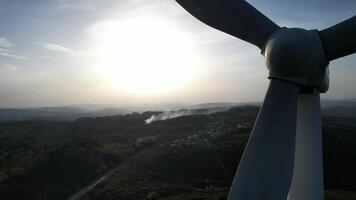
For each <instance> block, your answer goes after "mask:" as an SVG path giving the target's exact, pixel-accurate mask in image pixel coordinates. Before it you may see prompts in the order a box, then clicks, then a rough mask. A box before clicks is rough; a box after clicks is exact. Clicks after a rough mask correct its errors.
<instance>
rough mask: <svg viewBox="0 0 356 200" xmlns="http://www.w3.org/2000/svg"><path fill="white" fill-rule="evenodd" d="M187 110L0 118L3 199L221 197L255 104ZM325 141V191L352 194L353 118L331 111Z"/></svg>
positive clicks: (334, 195) (337, 199)
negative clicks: (169, 114)
mask: <svg viewBox="0 0 356 200" xmlns="http://www.w3.org/2000/svg"><path fill="white" fill-rule="evenodd" d="M191 112H192V113H191V114H193V115H188V116H181V117H177V118H173V119H169V120H162V121H155V122H153V123H150V124H146V123H145V120H147V119H149V118H150V117H152V116H157V115H159V114H160V113H159V112H144V113H132V114H126V115H121V116H111V117H96V118H90V117H88V118H80V119H77V120H75V121H31V120H28V121H3V122H1V123H0V199H4V200H7V199H9V200H12V199H16V200H17V199H19V200H20V199H36V200H37V199H38V200H45V199H51V200H52V199H54V200H56V199H58V200H59V199H82V200H84V199H86V200H89V199H90V200H91V199H95V200H97V199H107V200H109V199H125V200H126V199H127V200H130V199H132V200H136V199H160V200H173V199H177V200H178V199H185V200H186V199H200V200H203V199H211V200H216V199H226V197H227V194H228V190H229V186H230V184H231V181H232V179H233V176H234V173H235V170H236V168H237V166H238V163H239V160H240V158H241V155H242V153H243V150H244V148H245V145H246V142H247V140H248V137H249V133H250V132H251V129H252V126H253V123H254V120H255V118H256V116H257V113H258V107H252V106H240V107H234V108H231V109H229V110H227V111H223V112H216V113H212V114H210V113H209V112H202V109H200V110H194V111H191ZM202 113H204V114H202ZM207 113H208V114H207ZM323 140H324V141H323V148H324V177H325V190H326V191H325V194H326V199H327V200H346V199H347V200H350V199H356V181H355V180H356V172H355V169H356V119H355V118H352V117H348V118H345V117H340V115H337V116H332V114H330V113H328V115H325V116H324V117H323Z"/></svg>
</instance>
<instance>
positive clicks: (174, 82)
mask: <svg viewBox="0 0 356 200" xmlns="http://www.w3.org/2000/svg"><path fill="white" fill-rule="evenodd" d="M90 33H91V35H92V37H93V39H94V42H93V44H94V47H93V51H94V53H93V64H94V65H95V68H96V69H97V71H98V73H100V74H102V75H103V76H104V77H105V80H106V81H108V82H109V83H110V84H111V85H112V86H113V88H115V89H116V90H119V91H126V92H130V93H135V94H156V93H159V94H161V93H167V92H174V91H175V90H177V89H179V88H182V87H184V86H186V85H187V84H188V83H189V82H190V81H192V79H193V77H194V76H195V74H196V72H197V70H198V66H199V64H198V58H197V53H196V50H195V48H194V43H193V41H192V40H191V39H190V37H189V36H188V35H187V34H186V33H184V32H182V31H179V30H177V29H176V28H174V27H173V26H171V25H169V24H168V23H165V22H164V21H162V20H158V19H148V18H136V19H125V20H108V21H103V22H100V23H97V24H95V25H94V26H93V27H92V28H91V29H90Z"/></svg>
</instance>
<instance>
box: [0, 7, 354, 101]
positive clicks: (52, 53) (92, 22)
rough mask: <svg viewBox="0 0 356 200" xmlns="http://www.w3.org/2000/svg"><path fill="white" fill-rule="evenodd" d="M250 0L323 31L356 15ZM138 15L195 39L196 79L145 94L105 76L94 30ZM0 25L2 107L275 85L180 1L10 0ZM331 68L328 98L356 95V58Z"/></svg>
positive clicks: (246, 47) (193, 97)
mask: <svg viewBox="0 0 356 200" xmlns="http://www.w3.org/2000/svg"><path fill="white" fill-rule="evenodd" d="M248 2H250V3H251V4H253V5H254V6H255V7H256V8H258V9H259V10H260V11H262V12H263V13H264V14H266V15H267V16H268V17H270V18H271V19H272V20H274V21H275V22H276V23H277V24H279V25H280V26H286V27H295V26H297V27H303V28H308V29H314V28H316V29H323V28H326V27H328V26H331V25H333V24H335V23H338V22H340V21H342V20H345V19H347V18H349V17H351V16H353V15H355V13H356V2H355V1H354V0H342V1H340V0H314V1H313V0H299V1H293V0H263V1H257V0H249V1H248ZM130 18H141V19H142V18H153V19H157V20H161V21H164V22H165V23H166V24H168V25H169V26H172V27H174V29H175V30H178V31H179V32H183V33H184V34H185V35H187V36H189V38H190V39H191V40H192V41H193V43H194V47H195V51H197V52H196V53H197V54H198V56H199V59H200V68H199V71H198V72H197V74H196V75H195V76H194V78H193V79H194V80H190V81H187V83H185V84H184V86H181V87H180V88H179V87H178V89H176V90H174V91H173V90H172V91H170V92H167V91H166V92H162V93H155V94H152V95H150V94H145V95H140V94H138V93H130V92H129V91H123V90H122V89H119V88H121V87H118V88H115V87H113V86H112V85H110V83H107V82H106V81H107V80H104V79H103V78H102V77H99V75H98V74H96V71H95V70H93V66H92V65H93V63H95V59H96V58H95V56H96V55H93V52H95V48H96V47H98V46H95V44H96V41H94V40H93V37H92V36H91V35H90V33H91V30H92V29H93V27H96V25H97V24H100V23H102V22H107V21H111V22H112V21H123V20H128V19H130ZM0 26H1V28H0V97H1V98H0V99H1V100H0V107H33V106H57V105H70V104H88V103H93V104H128V103H157V102H186V103H200V102H221V101H225V102H244V101H260V100H262V98H263V96H264V94H265V89H266V87H267V84H268V80H267V78H266V77H267V70H266V67H265V65H264V63H263V62H264V60H263V57H262V56H261V55H260V54H259V51H258V49H257V48H256V47H254V46H252V45H250V44H247V43H245V42H243V41H241V40H238V39H236V38H233V37H231V36H229V35H226V34H224V33H221V32H219V31H216V30H214V29H211V28H210V27H208V26H206V25H204V24H202V23H201V22H199V21H198V20H196V19H194V18H193V17H191V16H190V15H189V14H188V13H186V12H185V11H184V10H183V9H182V8H181V7H179V5H177V3H176V2H175V1H173V0H101V1H97V0H26V1H25V0H2V1H0ZM118 37H121V36H120V34H118ZM168 50H169V49H168ZM138 59H139V58H138ZM330 69H331V75H330V76H331V77H330V78H331V87H330V90H329V92H328V93H327V94H325V95H323V97H324V98H356V87H354V85H356V79H355V78H354V77H356V56H355V55H351V56H348V57H345V58H343V59H339V60H337V61H333V62H331V63H330ZM118 73H120V72H118ZM117 77H118V79H120V78H123V77H120V75H118V76H117ZM162 78H163V77H162ZM163 80H164V79H163ZM167 80H168V79H167Z"/></svg>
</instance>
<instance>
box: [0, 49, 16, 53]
mask: <svg viewBox="0 0 356 200" xmlns="http://www.w3.org/2000/svg"><path fill="white" fill-rule="evenodd" d="M0 52H7V53H11V52H13V51H11V50H9V49H3V48H0Z"/></svg>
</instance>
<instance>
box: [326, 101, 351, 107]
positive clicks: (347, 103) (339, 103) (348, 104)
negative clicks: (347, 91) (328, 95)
mask: <svg viewBox="0 0 356 200" xmlns="http://www.w3.org/2000/svg"><path fill="white" fill-rule="evenodd" d="M321 106H322V107H334V106H338V107H356V99H337V100H334V99H322V100H321Z"/></svg>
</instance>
